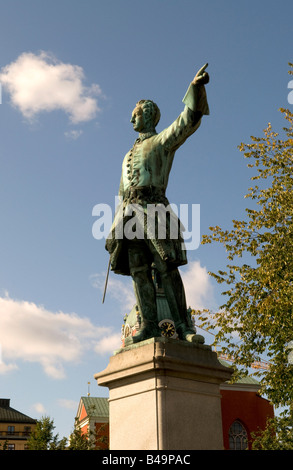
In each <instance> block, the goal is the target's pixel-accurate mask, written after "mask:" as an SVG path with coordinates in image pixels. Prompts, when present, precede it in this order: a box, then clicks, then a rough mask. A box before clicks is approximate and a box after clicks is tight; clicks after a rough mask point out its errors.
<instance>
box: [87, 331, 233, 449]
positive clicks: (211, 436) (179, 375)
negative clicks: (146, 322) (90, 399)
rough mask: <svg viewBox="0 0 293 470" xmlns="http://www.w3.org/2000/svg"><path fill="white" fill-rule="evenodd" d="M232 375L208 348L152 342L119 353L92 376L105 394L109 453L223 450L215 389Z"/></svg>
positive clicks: (130, 347) (160, 341)
mask: <svg viewBox="0 0 293 470" xmlns="http://www.w3.org/2000/svg"><path fill="white" fill-rule="evenodd" d="M231 374H232V369H231V368H228V367H224V366H223V365H222V364H221V363H220V362H219V361H218V359H217V355H216V353H215V352H213V351H212V350H211V347H210V346H207V345H200V344H192V343H187V342H185V341H179V340H172V339H166V338H152V339H151V340H147V341H143V342H141V343H138V344H135V345H132V346H129V347H126V348H123V349H121V350H119V351H118V352H117V353H116V354H115V355H113V356H112V357H111V358H110V362H109V365H108V367H107V368H106V369H105V370H104V371H103V372H100V373H98V374H96V375H95V379H96V380H97V382H98V385H100V386H105V387H108V388H109V413H110V418H109V419H110V421H109V425H110V426H109V427H110V449H111V450H187V449H188V450H207V449H210V450H219V449H223V437H222V416H221V395H220V384H221V383H223V382H225V381H227V380H229V379H230V377H231Z"/></svg>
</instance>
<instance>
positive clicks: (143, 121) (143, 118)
mask: <svg viewBox="0 0 293 470" xmlns="http://www.w3.org/2000/svg"><path fill="white" fill-rule="evenodd" d="M160 117H161V113H160V110H159V108H158V106H157V105H156V103H154V102H153V101H151V100H140V101H138V103H136V106H135V108H134V110H133V112H132V117H131V120H130V122H132V123H133V128H134V130H135V131H137V132H150V131H153V130H154V129H155V127H156V125H157V124H158V122H159V120H160Z"/></svg>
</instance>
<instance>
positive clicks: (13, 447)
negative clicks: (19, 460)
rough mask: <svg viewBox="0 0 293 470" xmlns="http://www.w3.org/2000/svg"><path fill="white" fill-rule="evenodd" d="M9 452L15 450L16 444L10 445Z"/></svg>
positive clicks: (8, 446)
mask: <svg viewBox="0 0 293 470" xmlns="http://www.w3.org/2000/svg"><path fill="white" fill-rule="evenodd" d="M7 450H15V444H8V445H7Z"/></svg>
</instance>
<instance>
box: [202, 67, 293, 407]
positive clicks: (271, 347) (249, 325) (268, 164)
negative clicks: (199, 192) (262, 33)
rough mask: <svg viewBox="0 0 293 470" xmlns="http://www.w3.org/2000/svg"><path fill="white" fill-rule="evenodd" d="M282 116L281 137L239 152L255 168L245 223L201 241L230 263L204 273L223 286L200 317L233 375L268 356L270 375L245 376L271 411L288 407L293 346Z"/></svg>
mask: <svg viewBox="0 0 293 470" xmlns="http://www.w3.org/2000/svg"><path fill="white" fill-rule="evenodd" d="M289 65H290V67H291V68H292V67H293V64H289ZM289 73H290V74H293V70H290V71H289ZM280 111H281V113H282V116H283V117H284V119H285V121H286V127H284V128H283V131H282V132H283V134H284V135H283V138H281V137H280V136H279V134H278V133H277V132H274V131H273V130H272V126H271V125H270V124H269V125H268V126H267V128H266V129H265V130H264V136H263V137H260V138H258V137H251V143H249V144H243V143H242V144H241V145H240V146H239V149H240V151H241V152H243V154H244V157H245V158H247V159H248V160H249V164H248V167H250V168H252V169H253V170H254V174H253V176H252V178H251V180H252V181H253V186H252V187H251V188H249V192H248V194H247V195H246V197H247V198H249V199H250V201H251V202H250V204H251V206H250V207H249V208H247V209H246V213H247V216H246V219H245V220H240V221H239V220H233V222H232V223H233V225H232V229H228V230H224V229H222V228H220V227H218V226H216V227H210V230H211V232H212V234H211V235H210V234H209V235H205V236H204V237H203V240H202V243H203V244H205V243H212V242H219V243H221V244H222V245H223V246H224V247H225V249H226V251H227V258H228V263H229V264H228V265H227V266H226V268H224V270H220V271H218V273H210V274H211V275H212V276H213V277H214V278H215V279H216V281H217V282H218V283H219V284H223V285H225V286H226V287H225V289H224V291H223V292H222V294H223V295H224V296H225V303H224V304H223V305H222V306H221V307H220V309H219V312H217V313H214V314H213V313H212V312H208V313H209V315H207V314H206V312H201V313H200V312H198V314H199V321H201V322H202V323H201V325H202V326H203V327H205V328H209V329H214V331H215V343H217V344H221V348H222V351H223V352H224V353H226V354H229V355H230V356H232V357H233V360H234V364H235V366H236V368H237V369H238V371H239V373H242V374H247V372H248V370H249V367H250V366H251V364H252V363H253V362H254V361H255V360H258V359H259V358H260V357H261V356H266V357H267V359H268V361H269V363H270V367H269V369H268V370H261V371H260V370H256V371H252V372H251V371H250V374H251V373H252V374H254V375H256V376H258V379H259V381H260V384H261V386H262V392H263V393H265V394H266V396H267V397H268V398H269V400H271V401H272V402H273V404H274V405H275V406H285V407H286V406H290V404H291V403H292V400H293V365H292V364H290V363H289V362H288V351H287V349H286V347H287V345H288V343H289V342H290V341H292V340H293V229H292V215H293V114H292V113H291V112H290V111H289V110H288V109H281V110H280ZM236 377H237V374H235V379H236Z"/></svg>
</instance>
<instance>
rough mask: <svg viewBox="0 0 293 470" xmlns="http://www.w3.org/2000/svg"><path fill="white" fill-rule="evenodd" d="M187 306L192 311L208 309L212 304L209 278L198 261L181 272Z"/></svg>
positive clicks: (191, 263)
mask: <svg viewBox="0 0 293 470" xmlns="http://www.w3.org/2000/svg"><path fill="white" fill-rule="evenodd" d="M181 276H182V281H183V284H184V288H185V294H186V302H187V306H190V307H191V308H193V309H195V310H196V309H203V308H210V307H211V303H212V302H213V290H212V284H211V278H210V276H209V274H208V272H207V270H206V268H205V267H202V266H201V265H200V262H199V261H192V262H190V263H189V264H188V265H187V269H186V271H184V272H181Z"/></svg>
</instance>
